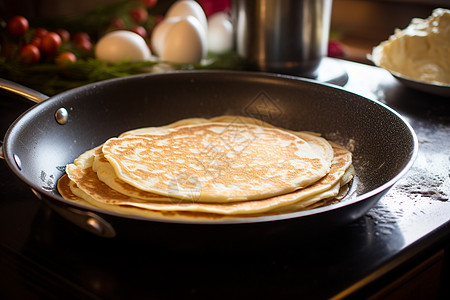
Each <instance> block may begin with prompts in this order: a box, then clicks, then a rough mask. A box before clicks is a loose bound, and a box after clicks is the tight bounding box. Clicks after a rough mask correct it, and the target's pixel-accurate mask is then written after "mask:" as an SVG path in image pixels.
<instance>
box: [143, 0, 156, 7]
mask: <svg viewBox="0 0 450 300" xmlns="http://www.w3.org/2000/svg"><path fill="white" fill-rule="evenodd" d="M142 3H143V4H144V5H145V7H147V8H152V7H153V6H155V5H156V3H158V0H142Z"/></svg>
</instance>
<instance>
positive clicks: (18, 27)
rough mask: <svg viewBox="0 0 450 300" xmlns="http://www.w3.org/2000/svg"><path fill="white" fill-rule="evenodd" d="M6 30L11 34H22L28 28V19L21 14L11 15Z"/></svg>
mask: <svg viewBox="0 0 450 300" xmlns="http://www.w3.org/2000/svg"><path fill="white" fill-rule="evenodd" d="M7 26H8V32H9V34H10V35H12V36H22V35H24V34H25V33H26V32H27V31H28V28H29V24H28V20H27V19H25V18H24V17H22V16H15V17H12V18H11V19H10V20H9V21H8V25H7Z"/></svg>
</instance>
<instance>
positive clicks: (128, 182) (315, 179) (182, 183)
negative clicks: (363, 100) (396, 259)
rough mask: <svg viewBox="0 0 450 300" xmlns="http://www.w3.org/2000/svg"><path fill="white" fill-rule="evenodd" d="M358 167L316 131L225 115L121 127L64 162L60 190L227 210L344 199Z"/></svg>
mask: <svg viewBox="0 0 450 300" xmlns="http://www.w3.org/2000/svg"><path fill="white" fill-rule="evenodd" d="M353 175H354V169H353V167H352V155H351V153H350V152H349V151H348V150H346V149H345V148H343V147H341V146H339V145H337V144H335V143H333V142H330V141H328V140H326V139H324V138H322V137H320V136H319V135H318V134H315V133H311V132H304V131H302V132H294V131H289V130H284V129H280V128H276V127H274V126H272V125H270V124H268V123H265V122H262V121H260V120H256V119H252V118H245V117H236V116H221V117H216V118H212V119H200V118H192V119H185V120H181V121H178V122H175V123H172V124H169V125H166V126H161V127H148V128H141V129H136V130H132V131H128V132H125V133H122V134H121V135H120V136H119V137H117V138H111V139H109V140H107V141H106V142H105V143H104V144H102V145H100V146H98V147H96V148H94V149H91V150H88V151H86V152H85V153H83V154H81V155H80V156H79V157H78V158H77V159H75V161H74V162H73V163H72V164H69V165H67V166H66V175H64V176H63V177H62V178H61V179H60V180H59V182H58V190H59V192H60V194H61V195H62V196H63V197H64V198H65V199H67V200H70V201H75V202H79V203H82V204H84V205H89V206H94V207H98V208H102V209H106V210H110V211H114V212H119V213H125V214H131V215H138V216H145V217H152V218H163V219H168V218H169V219H176V220H179V219H188V220H192V219H195V220H199V219H205V218H206V219H211V218H213V219H223V218H236V217H239V218H242V217H252V216H261V215H273V214H280V213H287V212H294V211H300V210H305V209H311V208H314V207H317V206H322V205H326V204H328V203H330V202H333V201H339V199H341V198H342V197H344V196H345V194H346V192H347V191H348V185H349V182H350V181H351V180H352V178H353Z"/></svg>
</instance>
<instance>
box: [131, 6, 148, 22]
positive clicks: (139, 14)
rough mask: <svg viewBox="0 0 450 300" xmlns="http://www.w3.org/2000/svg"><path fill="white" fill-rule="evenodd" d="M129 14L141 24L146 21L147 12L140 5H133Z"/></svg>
mask: <svg viewBox="0 0 450 300" xmlns="http://www.w3.org/2000/svg"><path fill="white" fill-rule="evenodd" d="M130 16H131V18H132V19H133V20H134V21H135V22H136V23H137V24H142V23H144V22H145V21H147V19H148V12H147V11H146V10H145V9H143V8H142V7H135V8H133V9H132V10H131V11H130Z"/></svg>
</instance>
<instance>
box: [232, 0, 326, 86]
mask: <svg viewBox="0 0 450 300" xmlns="http://www.w3.org/2000/svg"><path fill="white" fill-rule="evenodd" d="M331 6H332V0H233V2H232V19H233V24H234V28H235V32H234V37H235V45H236V51H237V53H238V54H239V55H240V56H242V57H243V58H245V59H246V60H247V61H248V63H249V64H250V65H251V66H252V67H253V68H255V69H257V70H260V71H268V72H275V73H283V74H291V75H300V76H303V77H310V78H314V77H315V76H316V75H317V74H316V72H317V68H318V66H319V64H320V61H321V59H322V57H324V56H325V55H326V54H327V49H328V37H329V31H330V19H331Z"/></svg>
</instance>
